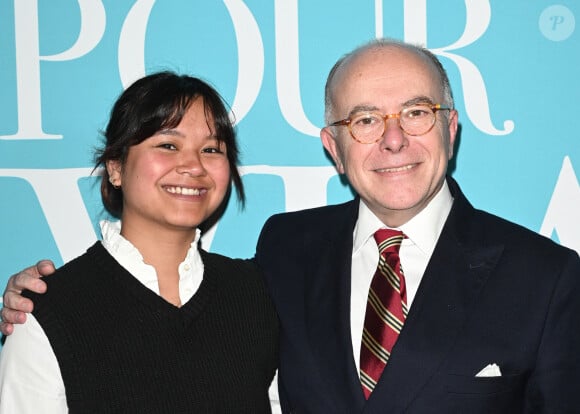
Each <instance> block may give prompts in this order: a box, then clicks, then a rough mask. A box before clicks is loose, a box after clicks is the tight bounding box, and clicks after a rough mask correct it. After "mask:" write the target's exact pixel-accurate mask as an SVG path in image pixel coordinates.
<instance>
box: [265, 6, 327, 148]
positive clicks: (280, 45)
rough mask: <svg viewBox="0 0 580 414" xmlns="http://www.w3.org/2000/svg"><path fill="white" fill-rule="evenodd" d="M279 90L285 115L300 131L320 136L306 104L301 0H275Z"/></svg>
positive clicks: (289, 122)
mask: <svg viewBox="0 0 580 414" xmlns="http://www.w3.org/2000/svg"><path fill="white" fill-rule="evenodd" d="M274 14H275V27H276V34H275V36H276V90H277V92H278V102H279V103H280V110H281V111H282V115H283V116H284V118H285V119H286V121H288V124H290V125H291V126H292V127H293V128H294V129H296V130H297V131H299V132H301V133H303V134H306V135H311V136H313V137H318V134H319V132H320V128H318V127H316V126H315V125H313V124H312V123H311V122H310V121H309V120H308V118H307V117H306V114H305V113H304V109H303V108H302V99H301V97H300V64H299V62H300V61H299V51H298V0H276V1H275V13H274Z"/></svg>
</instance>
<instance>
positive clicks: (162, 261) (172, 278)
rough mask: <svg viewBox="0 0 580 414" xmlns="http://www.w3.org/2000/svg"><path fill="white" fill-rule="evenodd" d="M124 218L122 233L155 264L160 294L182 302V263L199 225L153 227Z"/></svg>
mask: <svg viewBox="0 0 580 414" xmlns="http://www.w3.org/2000/svg"><path fill="white" fill-rule="evenodd" d="M143 227H144V226H135V225H132V223H130V222H129V223H127V224H126V223H125V222H124V221H122V222H121V235H122V236H123V237H124V238H125V239H127V240H128V241H130V242H131V244H133V246H135V248H137V250H139V253H140V254H141V256H143V261H144V262H145V263H147V264H148V265H151V266H153V267H154V268H155V271H156V273H157V282H158V284H159V295H160V296H161V297H163V299H165V300H166V301H167V302H169V303H172V304H174V305H175V306H181V305H182V303H181V299H180V296H179V265H180V264H181V263H182V262H183V261H184V260H185V258H186V256H187V252H188V251H189V248H190V247H191V243H192V242H193V241H194V240H195V235H196V229H195V228H193V229H190V230H184V229H167V228H161V229H155V230H154V231H152V230H151V229H148V230H144V229H143Z"/></svg>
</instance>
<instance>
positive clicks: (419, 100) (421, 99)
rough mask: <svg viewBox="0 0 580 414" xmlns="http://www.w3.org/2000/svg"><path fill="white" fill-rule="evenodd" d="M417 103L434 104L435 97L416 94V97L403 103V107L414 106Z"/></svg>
mask: <svg viewBox="0 0 580 414" xmlns="http://www.w3.org/2000/svg"><path fill="white" fill-rule="evenodd" d="M417 104H428V105H433V104H434V102H433V99H431V98H430V97H428V96H425V95H421V96H416V97H414V98H411V99H409V100H408V101H406V102H404V103H403V108H404V107H406V106H413V105H417Z"/></svg>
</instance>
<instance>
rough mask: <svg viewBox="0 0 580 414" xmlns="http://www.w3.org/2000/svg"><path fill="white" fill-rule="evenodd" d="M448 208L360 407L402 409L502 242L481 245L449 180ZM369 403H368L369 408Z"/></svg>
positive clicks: (435, 361)
mask: <svg viewBox="0 0 580 414" xmlns="http://www.w3.org/2000/svg"><path fill="white" fill-rule="evenodd" d="M450 188H451V189H452V193H453V195H454V197H455V201H454V205H453V208H452V211H451V213H450V215H449V217H448V219H447V222H446V224H445V226H444V229H443V231H442V233H441V235H440V237H439V240H438V242H437V246H436V248H435V250H434V252H433V255H432V257H431V260H430V262H429V265H428V266H427V269H426V271H425V274H424V275H423V278H422V280H421V284H420V286H419V289H418V291H417V294H416V297H415V300H414V302H413V305H412V306H411V310H410V312H409V315H408V318H407V321H406V322H405V326H404V327H403V330H402V332H401V335H400V336H399V339H398V341H397V343H396V344H395V347H394V349H393V352H392V356H391V359H390V360H389V363H388V365H387V367H386V369H385V371H384V372H383V375H382V377H381V379H380V381H379V383H378V384H377V387H376V388H375V391H374V392H373V394H372V395H371V397H370V399H369V401H368V404H367V407H365V411H366V410H367V409H368V411H369V412H374V411H376V410H377V409H378V408H379V407H380V412H387V411H388V410H393V411H394V412H399V411H404V410H405V409H406V408H407V407H408V406H409V405H410V404H411V403H412V401H413V399H415V398H416V397H417V395H418V394H419V393H420V391H421V389H422V387H423V386H424V385H425V384H426V383H427V382H428V381H429V379H430V378H431V377H432V376H433V375H434V373H435V372H436V370H437V368H438V367H439V366H440V365H441V363H442V362H443V361H444V360H445V358H447V357H448V355H449V352H450V350H451V348H452V345H453V344H454V342H455V340H456V337H457V335H458V334H459V333H460V331H461V327H462V326H463V324H464V323H465V321H466V319H467V317H468V316H469V314H470V311H471V306H472V304H473V303H474V302H475V300H476V298H477V296H478V294H479V292H480V290H481V288H482V286H484V284H485V283H486V281H487V279H488V277H489V275H490V273H491V271H492V270H493V268H494V267H495V265H496V263H497V261H498V260H499V257H500V256H501V253H502V251H503V246H501V245H490V246H485V247H482V243H481V241H480V236H481V234H482V229H479V227H478V224H477V223H475V222H474V220H473V212H474V210H473V207H471V205H470V204H469V202H468V201H467V200H466V199H465V197H464V196H463V194H461V191H460V190H459V188H458V187H457V185H456V184H455V183H454V182H450ZM373 407H374V408H373Z"/></svg>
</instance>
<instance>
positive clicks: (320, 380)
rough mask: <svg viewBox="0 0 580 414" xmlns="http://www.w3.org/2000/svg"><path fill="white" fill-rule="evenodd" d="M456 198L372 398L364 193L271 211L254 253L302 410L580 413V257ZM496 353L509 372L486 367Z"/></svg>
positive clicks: (282, 376)
mask: <svg viewBox="0 0 580 414" xmlns="http://www.w3.org/2000/svg"><path fill="white" fill-rule="evenodd" d="M447 180H448V183H449V186H450V189H451V193H452V195H453V197H454V203H453V207H452V210H451V212H450V215H449V217H448V219H447V221H446V223H445V226H444V228H443V231H442V233H441V235H440V237H439V240H438V242H437V245H436V248H435V250H434V252H433V255H432V257H431V260H430V262H429V264H428V266H427V269H426V271H425V274H424V276H423V279H422V281H421V284H420V286H419V289H418V291H417V294H416V296H415V299H414V301H413V304H412V306H411V309H410V312H409V315H408V317H407V320H406V322H405V325H404V327H403V330H402V332H401V334H400V336H399V339H398V341H397V343H396V345H395V347H394V349H393V351H392V354H391V358H390V360H389V363H388V364H387V367H386V368H385V371H384V372H383V375H382V377H381V378H380V380H379V382H378V384H377V386H376V388H375V390H374V392H373V393H372V395H371V397H370V398H369V400H368V401H365V399H364V397H363V393H362V388H361V384H360V381H359V376H358V373H357V371H356V367H355V363H354V358H358V355H353V351H352V341H351V331H350V309H349V308H350V283H351V277H350V272H351V258H352V243H353V229H354V226H355V223H356V220H357V216H358V199H355V200H353V201H351V202H348V203H345V204H341V205H336V206H327V207H321V208H316V209H311V210H306V211H300V212H294V213H285V214H280V215H276V216H273V217H271V218H270V219H269V220H268V221H267V223H266V224H265V226H264V228H263V230H262V233H261V235H260V239H259V241H258V247H257V253H256V259H257V261H258V263H259V264H260V266H261V267H262V269H263V270H264V272H265V275H266V279H267V283H268V285H269V288H270V292H271V294H272V298H273V300H274V303H275V305H276V307H277V310H278V314H279V318H280V322H281V328H282V329H281V341H280V347H281V348H280V368H279V389H280V398H281V403H282V408H283V410H284V412H291V413H323V414H326V413H332V414H335V413H348V414H353V413H421V414H424V413H469V414H473V413H485V414H490V413H493V414H496V413H509V414H513V413H521V412H525V413H572V412H573V413H580V259H579V258H578V254H577V253H576V252H574V251H572V250H570V249H567V248H564V247H562V246H559V245H557V244H556V243H554V242H552V241H550V240H549V239H547V238H545V237H542V236H540V235H538V234H536V233H534V232H532V231H529V230H527V229H525V228H523V227H521V226H518V225H515V224H513V223H510V222H507V221H505V220H503V219H501V218H499V217H496V216H493V215H491V214H488V213H485V212H482V211H479V210H476V209H474V208H473V207H472V206H471V205H470V203H469V202H468V201H467V199H466V198H465V197H464V196H463V194H462V193H461V190H460V189H459V187H458V186H457V184H456V183H455V181H454V180H452V179H451V178H448V179H447ZM492 363H496V364H497V365H499V367H500V369H501V371H502V375H501V376H498V377H488V378H481V377H476V374H477V373H478V372H479V371H480V370H481V369H483V368H484V367H485V366H486V365H488V364H492Z"/></svg>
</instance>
